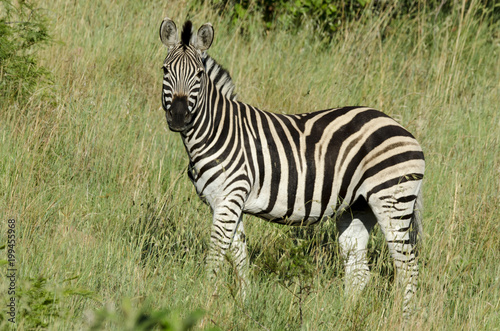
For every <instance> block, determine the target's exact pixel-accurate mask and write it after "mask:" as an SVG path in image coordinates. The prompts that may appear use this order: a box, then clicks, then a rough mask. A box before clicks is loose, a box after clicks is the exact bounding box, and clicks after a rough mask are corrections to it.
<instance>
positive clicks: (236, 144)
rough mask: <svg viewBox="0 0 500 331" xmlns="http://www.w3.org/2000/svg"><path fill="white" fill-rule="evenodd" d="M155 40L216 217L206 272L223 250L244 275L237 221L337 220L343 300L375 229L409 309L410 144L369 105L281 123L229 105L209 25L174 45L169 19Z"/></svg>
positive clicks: (413, 223) (417, 180)
mask: <svg viewBox="0 0 500 331" xmlns="http://www.w3.org/2000/svg"><path fill="white" fill-rule="evenodd" d="M160 37H161V39H162V41H163V43H164V44H165V45H166V46H167V47H168V49H169V52H168V55H167V57H166V59H165V62H164V78H163V94H162V102H163V107H164V109H165V111H166V116H167V122H168V124H169V127H170V128H171V129H172V130H174V131H178V132H180V134H181V137H182V140H183V142H184V145H185V148H186V151H187V153H188V156H189V160H190V163H189V177H190V179H191V180H192V182H193V184H194V186H195V187H196V190H197V193H198V195H199V196H200V197H201V198H202V199H203V200H204V201H206V203H208V204H209V205H210V206H211V208H212V210H213V226H212V233H211V249H210V253H209V257H208V260H209V261H208V262H209V265H210V266H211V268H213V271H214V272H215V271H217V268H218V265H219V263H220V261H221V260H222V258H223V256H224V254H225V253H226V252H227V251H228V250H231V251H232V253H233V256H234V257H235V260H236V261H235V262H236V264H237V265H238V266H239V267H240V269H241V272H242V273H244V272H245V265H246V246H245V241H244V231H243V223H242V214H243V213H247V214H252V215H257V216H259V217H261V218H264V219H266V220H269V221H271V222H277V223H282V224H288V225H309V224H314V223H317V222H319V221H321V220H324V219H326V218H328V217H335V218H336V221H337V224H338V228H339V232H340V235H339V242H340V246H341V248H342V253H343V256H344V258H345V267H346V277H345V278H346V291H347V293H358V292H359V291H360V290H361V289H362V288H363V287H364V286H365V285H366V283H367V282H368V279H369V268H368V261H367V257H366V247H367V244H368V238H369V233H370V230H371V229H372V228H373V226H374V225H375V224H379V225H380V227H381V229H382V231H383V233H384V235H385V237H386V239H387V242H388V245H389V249H390V252H391V254H392V256H393V257H394V260H395V265H396V268H397V275H398V279H399V281H400V282H402V283H403V285H404V287H405V309H407V308H408V304H409V300H410V298H411V296H412V295H413V293H414V292H415V289H416V282H417V276H418V265H417V261H416V252H415V249H416V234H417V233H418V231H420V230H421V218H420V216H419V215H420V214H419V212H418V210H417V209H418V208H420V207H421V199H420V197H421V184H422V179H423V175H424V168H425V162H424V155H423V153H422V149H421V147H420V145H419V144H418V142H417V141H416V140H415V138H414V137H413V136H412V135H411V134H410V133H409V132H408V131H407V130H406V129H404V128H403V127H402V126H401V125H400V124H398V123H397V122H396V121H395V120H393V119H392V118H390V117H389V116H387V115H385V114H384V113H382V112H380V111H377V110H374V109H371V108H367V107H343V108H337V109H328V110H322V111H317V112H312V113H306V114H298V115H283V114H274V113H269V112H265V111H262V110H259V109H257V108H255V107H252V106H250V105H247V104H245V103H243V102H239V101H236V100H235V99H233V98H232V96H233V94H232V92H233V88H234V85H233V84H232V82H231V80H230V77H229V75H228V74H227V72H225V71H224V72H223V74H224V75H223V76H224V77H225V78H224V79H223V80H222V82H221V80H220V79H219V80H217V79H216V77H217V75H209V74H207V65H206V64H207V62H208V61H206V60H204V59H207V55H206V53H205V52H206V50H207V49H208V48H209V47H210V45H211V43H212V40H213V28H212V26H211V25H210V24H205V25H203V26H202V27H201V28H200V30H199V31H198V33H197V34H194V33H192V27H191V23H190V22H189V21H188V22H186V24H185V25H184V28H183V31H182V34H181V40H179V39H178V36H177V29H176V28H175V24H174V23H173V22H172V21H171V20H169V19H165V20H164V21H163V22H162V25H161V27H160ZM209 61H213V59H210V60H209ZM210 63H212V62H210ZM214 63H215V61H214ZM212 65H213V64H212ZM215 65H216V66H218V65H217V64H215ZM226 75H227V76H226Z"/></svg>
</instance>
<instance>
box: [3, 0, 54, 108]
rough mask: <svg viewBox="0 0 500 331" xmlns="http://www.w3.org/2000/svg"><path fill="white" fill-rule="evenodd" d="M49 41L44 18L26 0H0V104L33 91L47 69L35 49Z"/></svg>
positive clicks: (40, 12)
mask: <svg viewBox="0 0 500 331" xmlns="http://www.w3.org/2000/svg"><path fill="white" fill-rule="evenodd" d="M49 41H51V37H50V35H49V33H48V29H47V20H46V18H45V17H44V16H43V15H42V11H41V10H40V9H38V8H36V7H35V5H34V4H32V3H31V2H29V1H18V2H14V1H11V0H0V104H1V103H4V102H6V101H7V100H8V99H11V98H13V99H15V100H22V99H23V98H26V97H27V96H29V95H31V94H32V93H33V90H34V89H35V87H36V85H37V84H38V83H39V81H48V80H49V77H50V75H49V72H48V71H47V69H45V68H44V67H42V66H40V65H39V64H38V62H37V58H36V50H37V49H38V48H39V46H40V45H43V44H46V43H48V42H49Z"/></svg>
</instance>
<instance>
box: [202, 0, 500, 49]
mask: <svg viewBox="0 0 500 331" xmlns="http://www.w3.org/2000/svg"><path fill="white" fill-rule="evenodd" d="M202 2H209V3H210V4H211V5H212V6H213V7H215V8H216V9H217V10H218V11H219V12H220V13H221V14H223V15H228V16H230V17H231V19H232V21H233V23H236V22H238V21H240V20H241V19H245V18H247V17H248V16H249V15H259V16H260V17H261V18H262V21H263V24H264V25H265V26H266V28H267V29H272V28H276V27H279V28H284V29H286V30H288V31H291V32H296V31H298V29H300V28H301V27H302V25H303V23H305V22H308V23H310V24H313V26H314V29H315V30H316V31H317V33H318V35H319V36H320V37H323V38H326V39H327V40H330V39H331V37H332V36H333V35H334V33H335V32H336V31H337V30H339V29H340V28H341V27H342V26H343V25H345V24H346V23H348V22H350V21H353V20H357V19H360V18H361V17H362V16H363V14H365V15H372V16H380V15H384V13H390V17H392V18H395V17H398V16H410V17H416V15H418V13H421V12H425V13H428V14H429V15H432V16H433V17H434V18H436V17H437V16H440V15H450V14H452V13H453V12H457V11H460V10H461V9H462V6H465V11H467V10H468V8H469V7H470V6H471V4H472V3H474V2H473V1H472V2H470V1H467V2H464V3H462V2H461V1H446V0H445V1H443V0H420V1H408V0H400V1H386V0H385V1H384V0H382V1H373V0H349V1H345V0H333V1H331V0H293V1H287V0H278V1H275V0H209V1H208V0H204V1H202ZM474 5H477V4H476V3H474ZM479 7H481V8H482V9H483V10H482V12H481V13H478V14H479V15H482V14H486V15H488V16H490V17H491V18H492V19H491V21H492V22H495V21H498V20H499V19H500V4H498V3H497V1H494V0H483V1H479Z"/></svg>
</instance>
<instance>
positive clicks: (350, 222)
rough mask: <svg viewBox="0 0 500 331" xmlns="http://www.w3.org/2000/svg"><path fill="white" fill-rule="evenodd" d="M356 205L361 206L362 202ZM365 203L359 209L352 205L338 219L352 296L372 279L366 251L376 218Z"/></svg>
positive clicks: (347, 282)
mask: <svg viewBox="0 0 500 331" xmlns="http://www.w3.org/2000/svg"><path fill="white" fill-rule="evenodd" d="M362 202H363V203H364V201H362ZM355 205H358V206H357V207H360V206H361V204H360V203H356V204H355ZM365 205H366V203H364V204H363V206H361V207H363V208H358V209H354V208H352V207H351V209H350V210H348V211H346V212H344V213H343V214H342V215H341V216H340V217H339V219H338V220H337V228H338V230H339V245H340V249H341V253H342V257H343V259H344V266H345V276H344V281H345V292H346V295H348V296H351V297H357V295H358V294H359V293H360V292H361V291H362V290H363V288H364V287H365V286H366V284H367V283H368V281H369V279H370V268H369V267H368V259H367V256H366V253H367V245H368V239H369V237H370V231H371V229H372V228H373V226H374V225H375V224H376V219H375V217H374V215H373V213H372V212H371V210H370V209H369V208H365V207H367V206H365ZM353 207H356V206H353Z"/></svg>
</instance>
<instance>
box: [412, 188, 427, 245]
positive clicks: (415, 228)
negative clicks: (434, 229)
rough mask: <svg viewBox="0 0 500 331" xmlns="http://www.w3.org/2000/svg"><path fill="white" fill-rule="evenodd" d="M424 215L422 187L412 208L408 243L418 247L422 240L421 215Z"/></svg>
mask: <svg viewBox="0 0 500 331" xmlns="http://www.w3.org/2000/svg"><path fill="white" fill-rule="evenodd" d="M423 213H424V201H423V196H422V187H420V190H419V192H418V194H417V200H416V201H415V206H414V207H413V216H412V219H411V223H410V228H411V230H410V231H411V232H410V241H411V242H413V243H414V244H416V245H417V247H418V246H420V244H421V243H422V240H423V234H424V232H423V226H422V215H423Z"/></svg>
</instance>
